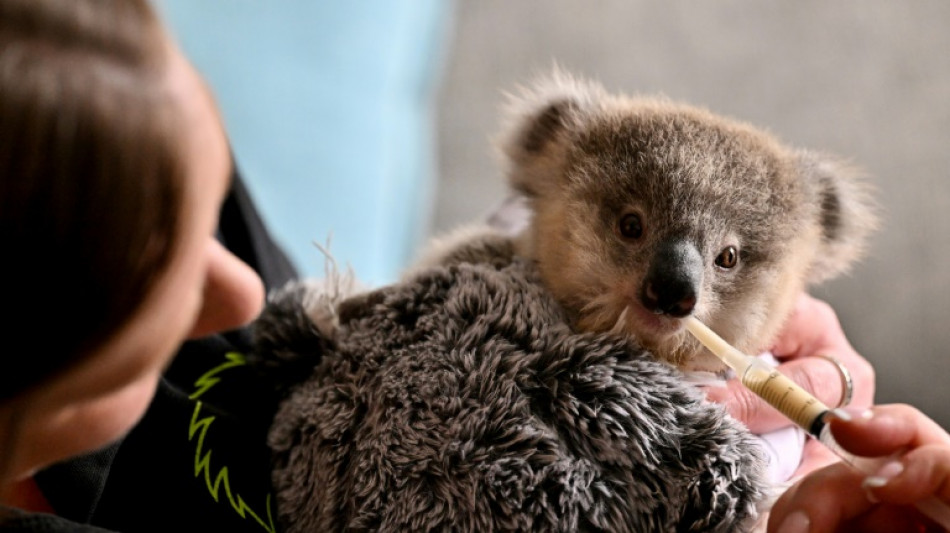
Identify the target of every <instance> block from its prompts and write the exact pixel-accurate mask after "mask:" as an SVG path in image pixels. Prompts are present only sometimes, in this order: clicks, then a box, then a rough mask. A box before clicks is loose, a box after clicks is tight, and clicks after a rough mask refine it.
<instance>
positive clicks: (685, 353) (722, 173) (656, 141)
mask: <svg viewBox="0 0 950 533" xmlns="http://www.w3.org/2000/svg"><path fill="white" fill-rule="evenodd" d="M509 116H510V124H509V127H508V128H507V133H506V135H505V136H504V138H503V139H502V142H501V144H502V150H503V153H504V155H505V156H506V159H507V163H508V177H509V181H510V183H511V185H512V187H513V188H514V189H515V190H516V191H518V192H520V193H521V194H523V195H525V196H526V197H527V198H528V203H529V206H530V209H531V211H532V214H533V216H532V220H531V222H530V224H529V226H528V227H527V229H526V230H525V231H524V233H523V234H522V235H521V236H520V237H519V238H518V240H517V243H516V246H517V252H518V254H519V255H522V256H524V257H527V258H531V259H533V260H535V261H536V262H537V265H538V268H539V269H540V272H541V277H542V280H543V282H544V284H545V286H546V287H547V288H548V290H550V291H551V292H552V293H553V294H554V296H555V298H556V299H557V300H558V301H559V302H560V303H561V305H563V306H564V307H565V309H566V310H567V312H568V314H569V316H570V317H571V320H572V321H573V323H574V325H575V327H576V328H577V329H579V330H582V331H615V332H624V333H627V334H629V335H631V336H633V337H634V338H636V339H637V340H638V341H639V342H640V343H641V344H643V345H644V346H646V347H647V348H649V349H650V350H651V351H652V352H653V353H654V355H656V356H658V357H660V358H662V359H665V360H667V361H668V362H671V363H673V364H675V365H678V366H680V367H682V368H688V369H697V370H700V369H705V370H716V369H719V368H721V364H720V363H719V361H718V360H716V359H715V358H714V357H713V356H712V355H710V354H708V353H707V352H705V351H704V350H703V349H702V348H701V346H700V345H699V343H698V342H696V341H695V340H694V339H693V338H692V337H690V336H689V335H687V334H686V332H685V330H684V329H683V328H682V327H681V326H680V324H679V321H678V320H677V319H678V317H680V316H682V315H684V314H689V313H692V314H693V315H695V316H696V317H697V318H699V319H700V320H702V321H704V322H705V323H706V324H707V325H709V326H710V327H711V328H713V330H715V331H717V332H718V333H719V334H720V335H722V336H723V337H724V338H725V339H726V340H727V341H729V342H730V343H732V344H733V345H735V346H736V347H737V348H739V349H740V350H744V351H747V352H749V353H757V352H758V351H761V350H763V349H766V348H768V345H769V343H770V342H772V340H773V337H774V336H775V335H776V333H777V331H778V329H779V327H780V326H781V325H782V322H783V321H784V319H785V318H786V317H787V315H788V313H789V312H790V310H791V306H792V304H793V302H794V298H795V296H796V295H797V294H798V293H799V292H800V291H802V290H803V289H804V288H805V287H806V286H807V285H808V284H812V283H818V282H821V281H823V280H826V279H828V278H831V277H833V276H836V275H838V274H841V273H843V272H844V271H846V270H847V269H848V268H849V267H850V266H851V264H852V263H853V262H854V261H855V260H856V259H858V258H859V257H860V256H861V255H862V252H863V251H864V249H865V242H866V238H867V235H868V233H869V232H870V230H871V229H873V227H874V226H875V221H876V216H875V208H874V206H873V204H872V202H871V200H870V195H869V192H868V189H867V185H866V184H865V183H863V182H862V181H861V180H860V179H859V176H858V175H857V173H856V172H854V171H853V170H852V169H850V168H848V166H847V165H844V164H842V163H841V162H839V161H837V160H835V159H832V158H829V157H827V156H824V155H819V154H815V153H811V152H808V151H803V150H796V149H792V148H789V147H786V146H784V145H783V144H781V143H779V142H778V141H777V140H776V139H774V138H773V137H772V136H770V135H768V134H767V133H765V132H763V131H760V130H757V129H755V128H753V127H751V126H749V125H747V124H744V123H741V122H736V121H733V120H729V119H726V118H723V117H720V116H717V115H714V114H712V113H710V112H708V111H706V110H703V109H698V108H695V107H690V106H686V105H682V104H677V103H674V102H671V101H668V100H665V99H658V98H630V97H625V96H616V95H611V94H608V93H606V92H605V91H604V89H603V88H602V87H601V86H599V85H597V84H595V83H592V82H587V81H580V80H577V79H575V78H572V77H570V76H568V75H565V74H563V73H560V72H558V73H555V75H554V76H552V77H550V78H549V79H547V80H545V81H543V82H541V83H539V84H537V85H536V87H535V88H534V89H533V90H525V91H523V93H522V94H521V95H520V96H516V97H513V98H512V103H511V108H510V113H509ZM631 213H634V214H636V215H638V216H639V217H640V220H641V222H642V230H643V231H642V236H641V237H640V238H638V239H628V238H624V237H623V236H622V235H621V234H620V232H619V230H618V224H619V221H620V220H621V218H622V217H624V215H627V214H631ZM492 238H494V237H490V239H492ZM472 246H473V243H472V239H468V242H467V243H466V244H464V245H463V247H465V248H469V249H471V248H472ZM729 246H733V247H735V249H736V250H737V251H738V264H737V265H736V266H735V267H733V268H731V269H724V268H721V267H719V266H717V265H716V262H715V261H716V258H717V256H718V255H719V254H720V253H721V252H722V251H723V250H724V249H726V248H727V247H729ZM475 247H476V248H477V245H475ZM448 253H452V252H448ZM444 254H445V252H443V255H444ZM434 256H436V257H437V256H439V253H438V252H437V253H434ZM684 269H685V270H688V272H686V273H685V274H684V273H683V270H684ZM648 274H650V276H649V277H650V279H651V280H652V281H653V283H654V288H653V289H652V290H653V291H654V292H659V293H661V295H662V291H664V290H665V289H664V287H663V285H664V283H666V282H677V283H681V284H683V283H685V284H686V285H687V286H692V289H691V290H687V293H694V294H691V296H692V299H691V300H690V301H689V302H688V305H686V306H684V307H683V308H682V309H678V310H677V311H674V312H664V310H663V309H661V308H659V307H662V306H659V307H658V306H656V305H650V304H651V303H652V304H655V303H656V302H655V300H653V301H648V300H647V299H645V297H644V292H645V291H646V285H647V282H648V281H649V280H647V279H646V278H647V277H648ZM675 299H677V298H674V300H675Z"/></svg>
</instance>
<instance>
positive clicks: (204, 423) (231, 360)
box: [188, 352, 276, 533]
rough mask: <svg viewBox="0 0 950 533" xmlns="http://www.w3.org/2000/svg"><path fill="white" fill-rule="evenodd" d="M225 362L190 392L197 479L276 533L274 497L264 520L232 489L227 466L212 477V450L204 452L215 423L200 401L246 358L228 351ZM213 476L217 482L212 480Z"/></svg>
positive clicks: (242, 514)
mask: <svg viewBox="0 0 950 533" xmlns="http://www.w3.org/2000/svg"><path fill="white" fill-rule="evenodd" d="M225 358H226V359H227V361H226V362H224V363H221V364H220V365H218V366H216V367H214V368H212V369H211V370H209V371H207V372H205V373H204V374H203V375H202V376H201V377H200V378H198V380H197V381H195V392H193V393H191V394H190V395H189V396H188V398H189V399H191V400H195V410H194V412H193V413H192V415H191V424H190V425H189V426H188V440H189V442H190V441H192V440H193V439H194V437H195V434H196V433H197V434H198V441H197V443H196V445H195V477H196V478H197V477H198V476H200V475H202V474H203V475H204V479H205V485H206V486H207V487H208V492H209V493H210V494H211V497H212V498H214V501H216V502H217V501H218V494H219V492H220V490H221V488H224V493H225V495H227V498H228V502H230V504H231V508H232V509H234V511H235V512H236V513H237V514H238V515H239V516H240V517H241V518H247V517H248V516H250V517H251V518H253V519H254V521H255V522H257V523H258V524H260V525H261V527H263V528H264V530H265V531H267V532H268V533H275V531H276V528H275V527H274V517H273V512H272V508H271V507H272V505H271V494H270V493H268V494H267V498H266V500H265V502H264V507H265V509H266V511H267V519H266V521H265V520H264V519H263V518H262V517H261V515H260V514H259V513H256V512H254V510H253V509H251V508H250V506H248V505H247V503H246V502H245V501H244V498H242V497H241V495H240V494H235V493H234V492H232V490H231V482H230V478H229V476H228V467H227V466H222V467H221V468H220V469H218V473H217V475H213V474H212V467H211V452H212V450H207V451H205V452H204V453H202V452H203V451H204V442H205V436H206V435H207V433H208V430H209V429H210V428H211V424H213V423H214V419H215V417H214V416H205V417H203V418H201V417H200V416H201V415H200V413H201V408H202V406H203V403H202V402H201V401H200V400H198V398H200V397H201V396H202V395H203V394H204V393H206V392H208V390H209V389H211V388H212V387H214V386H215V385H217V384H218V382H220V381H221V378H220V377H218V374H220V373H221V372H224V371H225V370H228V369H229V368H234V367H237V366H242V365H245V364H247V360H246V359H245V358H244V356H243V355H242V354H240V353H238V352H228V353H227V354H225ZM212 477H213V478H214V480H213V481H212Z"/></svg>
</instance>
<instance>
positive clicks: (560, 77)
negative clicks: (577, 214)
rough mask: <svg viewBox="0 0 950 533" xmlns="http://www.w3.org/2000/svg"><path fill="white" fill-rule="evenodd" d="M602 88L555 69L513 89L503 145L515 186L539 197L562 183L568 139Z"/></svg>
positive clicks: (583, 120) (578, 126)
mask: <svg viewBox="0 0 950 533" xmlns="http://www.w3.org/2000/svg"><path fill="white" fill-rule="evenodd" d="M602 92H603V89H602V88H601V87H600V86H598V85H595V84H593V83H591V82H586V81H581V80H578V79H576V78H574V77H571V76H569V75H567V74H565V73H563V72H561V71H555V73H554V74H553V75H552V76H550V77H547V78H544V79H542V80H541V81H539V82H537V83H536V84H535V85H534V86H533V88H531V89H523V90H522V91H521V92H520V93H519V94H517V95H509V102H508V109H507V113H506V115H507V122H508V124H507V127H506V128H505V131H504V132H503V135H502V138H501V149H502V152H503V154H504V156H505V157H506V159H507V163H508V177H509V181H510V183H511V185H512V187H513V188H514V189H515V190H517V191H519V192H521V193H522V194H525V195H527V196H528V197H536V196H539V195H543V194H544V193H545V191H546V190H548V189H549V188H550V187H551V186H557V184H558V180H559V178H560V177H561V175H562V173H563V171H562V165H561V164H562V163H563V158H564V156H565V155H566V154H565V152H566V146H567V143H569V142H570V140H571V138H572V137H573V135H574V134H576V133H577V132H578V131H579V130H580V129H581V128H583V126H584V124H585V119H586V117H587V116H588V115H589V113H590V111H591V109H592V106H593V102H595V101H596V100H597V99H598V98H599V97H600V95H601V94H602Z"/></svg>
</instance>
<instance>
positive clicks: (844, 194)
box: [796, 152, 878, 283]
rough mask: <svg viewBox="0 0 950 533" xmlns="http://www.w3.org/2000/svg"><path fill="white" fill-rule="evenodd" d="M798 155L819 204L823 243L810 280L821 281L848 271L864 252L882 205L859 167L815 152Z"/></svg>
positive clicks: (800, 164) (818, 210)
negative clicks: (873, 194) (879, 204)
mask: <svg viewBox="0 0 950 533" xmlns="http://www.w3.org/2000/svg"><path fill="white" fill-rule="evenodd" d="M796 156H797V158H798V164H799V168H800V171H801V172H802V174H803V177H804V179H806V180H807V182H808V183H809V184H810V186H811V187H810V188H811V189H812V192H813V194H814V195H815V196H814V198H815V200H816V204H817V217H818V222H819V224H820V227H821V243H820V244H819V250H818V253H817V254H816V256H815V262H814V264H813V265H812V269H811V273H810V276H809V278H808V279H809V281H810V282H812V283H819V282H821V281H825V280H827V279H831V278H833V277H835V276H837V275H839V274H843V273H845V272H847V271H848V269H849V268H850V267H851V266H852V265H853V264H854V263H855V262H856V261H857V260H858V259H860V258H861V257H862V256H863V255H864V253H865V251H866V248H867V241H868V238H869V236H870V234H871V232H872V231H873V230H874V229H876V228H877V224H878V207H877V204H876V203H875V202H874V200H873V199H872V191H871V188H870V185H869V184H868V183H866V182H865V181H864V180H863V179H862V177H861V175H860V174H859V172H857V171H856V170H855V169H853V168H850V167H849V166H847V165H845V164H843V163H841V162H840V161H836V160H834V159H832V158H829V157H827V156H823V155H818V154H814V153H811V152H799V153H797V154H796Z"/></svg>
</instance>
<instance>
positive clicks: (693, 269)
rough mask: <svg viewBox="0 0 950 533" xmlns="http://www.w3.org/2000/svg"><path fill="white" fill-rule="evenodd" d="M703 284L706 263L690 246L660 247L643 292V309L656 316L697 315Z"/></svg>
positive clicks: (676, 243) (669, 243) (675, 243)
mask: <svg viewBox="0 0 950 533" xmlns="http://www.w3.org/2000/svg"><path fill="white" fill-rule="evenodd" d="M702 282H703V259H702V256H701V255H700V254H699V250H697V249H696V247H695V246H693V245H692V244H691V243H690V242H688V241H685V240H669V241H664V242H662V243H660V245H659V246H658V247H657V250H656V252H655V253H654V255H653V260H652V262H651V264H650V267H649V269H647V274H646V277H645V278H644V280H643V285H642V289H641V291H640V301H641V302H642V303H643V306H644V307H646V308H647V309H648V310H650V311H653V312H654V313H664V314H667V315H670V316H674V317H677V318H679V317H684V316H686V315H688V314H690V313H692V312H693V309H694V308H695V307H696V299H697V295H698V294H699V288H700V287H701V286H702Z"/></svg>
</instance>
